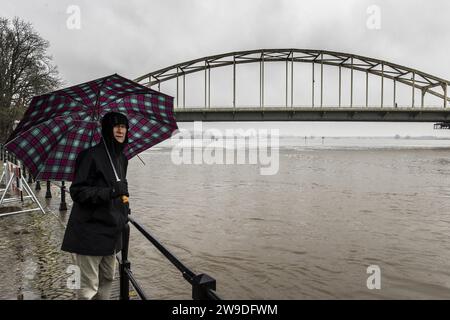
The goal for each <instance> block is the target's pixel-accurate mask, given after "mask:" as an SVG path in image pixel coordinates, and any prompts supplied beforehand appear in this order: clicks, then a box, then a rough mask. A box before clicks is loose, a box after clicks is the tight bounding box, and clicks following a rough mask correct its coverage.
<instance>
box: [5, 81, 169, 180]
mask: <svg viewBox="0 0 450 320" xmlns="http://www.w3.org/2000/svg"><path fill="white" fill-rule="evenodd" d="M110 111H115V112H120V113H123V114H125V115H126V116H127V118H128V120H129V127H130V128H129V133H128V142H129V143H128V145H127V147H126V148H125V149H124V153H125V156H126V157H127V158H128V159H131V158H132V157H133V156H135V155H137V154H138V153H140V152H142V151H144V150H146V149H148V148H150V147H152V146H153V145H155V144H157V143H159V142H161V141H163V140H165V139H167V138H170V136H171V135H172V134H173V132H174V131H175V130H177V129H178V126H177V124H176V120H175V118H174V116H173V97H171V96H168V95H165V94H162V93H160V92H158V91H155V90H152V89H150V88H147V87H144V86H142V85H140V84H138V83H135V82H133V81H131V80H128V79H126V78H124V77H121V76H119V75H117V74H113V75H111V76H107V77H104V78H100V79H97V80H93V81H90V82H86V83H83V84H79V85H76V86H73V87H70V88H66V89H62V90H58V91H55V92H51V93H48V94H44V95H42V96H37V97H34V98H33V99H32V101H31V103H30V106H29V107H28V109H27V111H26V112H25V115H24V117H23V119H22V120H21V122H20V123H19V124H18V125H17V128H16V129H15V130H14V132H13V133H12V134H11V136H10V137H9V138H8V140H7V143H6V149H7V150H8V151H10V152H12V153H14V154H15V155H16V157H17V158H18V159H20V160H22V161H23V163H24V165H25V166H26V167H27V168H28V169H29V170H30V172H31V174H32V175H33V177H34V178H35V179H37V180H54V181H72V180H73V173H74V166H75V160H76V157H77V155H78V154H79V153H80V152H81V151H82V150H84V149H87V148H89V147H91V146H94V145H96V144H97V143H99V142H100V140H101V125H100V119H101V118H102V117H103V115H104V114H106V113H107V112H110Z"/></svg>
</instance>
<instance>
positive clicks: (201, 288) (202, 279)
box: [192, 273, 216, 300]
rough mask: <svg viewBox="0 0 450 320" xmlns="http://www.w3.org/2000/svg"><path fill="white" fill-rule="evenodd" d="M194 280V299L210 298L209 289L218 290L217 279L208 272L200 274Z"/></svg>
mask: <svg viewBox="0 0 450 320" xmlns="http://www.w3.org/2000/svg"><path fill="white" fill-rule="evenodd" d="M192 280H193V282H192V299H194V300H208V294H207V291H208V289H211V290H216V279H214V278H211V277H210V276H208V275H207V274H204V273H202V274H198V275H196V276H195V277H194V279H192Z"/></svg>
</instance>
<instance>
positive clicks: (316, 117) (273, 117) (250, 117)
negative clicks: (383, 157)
mask: <svg viewBox="0 0 450 320" xmlns="http://www.w3.org/2000/svg"><path fill="white" fill-rule="evenodd" d="M175 117H176V119H177V121H179V122H189V121H381V122H442V121H449V120H450V108H448V109H444V108H442V107H441V108H430V107H414V108H412V107H409V108H405V107H401V108H400V107H399V108H393V107H383V108H372V107H256V108H255V107H251V108H250V107H249V108H242V107H241V108H233V107H228V108H223V107H211V108H176V109H175Z"/></svg>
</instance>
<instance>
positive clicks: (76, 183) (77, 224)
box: [61, 142, 129, 256]
mask: <svg viewBox="0 0 450 320" xmlns="http://www.w3.org/2000/svg"><path fill="white" fill-rule="evenodd" d="M110 152H111V151H110ZM111 156H112V157H113V161H114V162H115V165H116V170H117V173H118V175H119V178H120V179H125V178H126V173H127V167H128V160H127V158H126V157H125V155H124V154H123V153H120V155H119V156H117V157H114V155H113V154H111ZM115 181H116V178H115V176H114V171H113V169H112V167H111V163H110V161H109V159H108V155H107V153H106V150H105V147H104V144H103V142H100V143H99V144H97V145H96V146H94V147H91V148H89V149H86V150H84V151H82V152H81V153H80V154H79V155H78V157H77V160H76V166H75V177H74V180H73V182H72V185H71V186H70V195H71V197H72V200H73V207H72V211H71V214H70V218H69V221H68V223H67V228H66V232H65V235H64V240H63V243H62V247H61V249H62V250H64V251H68V252H73V253H78V254H82V255H89V256H106V255H112V254H114V253H115V252H118V251H120V250H121V249H122V236H121V234H122V230H123V228H124V226H125V224H126V223H127V221H128V213H129V208H128V204H124V203H123V202H122V200H121V199H120V198H115V199H112V197H111V191H112V187H113V183H114V182H115Z"/></svg>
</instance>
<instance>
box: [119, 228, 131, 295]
mask: <svg viewBox="0 0 450 320" xmlns="http://www.w3.org/2000/svg"><path fill="white" fill-rule="evenodd" d="M129 242H130V226H129V225H128V223H127V224H126V225H125V227H124V228H123V231H122V253H121V259H120V300H130V281H129V279H128V274H127V272H126V270H127V269H128V270H130V262H129V261H128V244H129Z"/></svg>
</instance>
